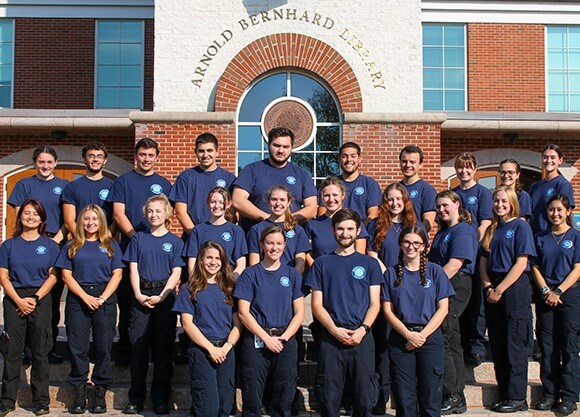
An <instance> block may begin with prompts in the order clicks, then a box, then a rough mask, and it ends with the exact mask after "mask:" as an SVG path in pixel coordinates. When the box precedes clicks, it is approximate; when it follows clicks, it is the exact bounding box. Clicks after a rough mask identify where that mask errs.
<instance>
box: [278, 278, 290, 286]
mask: <svg viewBox="0 0 580 417" xmlns="http://www.w3.org/2000/svg"><path fill="white" fill-rule="evenodd" d="M280 285H281V286H283V287H289V286H290V278H288V277H280Z"/></svg>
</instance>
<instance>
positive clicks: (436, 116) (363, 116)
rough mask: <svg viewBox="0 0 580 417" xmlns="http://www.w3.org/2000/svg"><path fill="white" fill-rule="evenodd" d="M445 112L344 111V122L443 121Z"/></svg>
mask: <svg viewBox="0 0 580 417" xmlns="http://www.w3.org/2000/svg"><path fill="white" fill-rule="evenodd" d="M445 120H447V115H446V114H445V113H344V123H345V124H354V125H360V124H392V123H434V124H438V123H443V122H444V121H445Z"/></svg>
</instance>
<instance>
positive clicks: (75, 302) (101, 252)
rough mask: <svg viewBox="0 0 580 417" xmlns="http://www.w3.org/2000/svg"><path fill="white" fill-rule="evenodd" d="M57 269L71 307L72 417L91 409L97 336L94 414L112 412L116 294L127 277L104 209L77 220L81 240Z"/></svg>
mask: <svg viewBox="0 0 580 417" xmlns="http://www.w3.org/2000/svg"><path fill="white" fill-rule="evenodd" d="M56 266H57V267H59V268H61V270H62V278H63V280H64V283H65V285H66V286H67V287H68V290H69V291H68V295H67V297H66V307H65V324H66V336H67V339H68V345H69V350H70V362H71V371H70V374H69V377H68V381H69V382H70V384H71V385H73V386H74V387H75V388H76V395H75V400H74V403H73V404H72V406H71V407H70V408H69V412H70V413H72V414H83V413H84V412H85V410H86V407H87V401H86V384H87V381H88V379H89V347H90V334H91V330H92V333H93V352H94V356H93V358H94V363H95V366H94V368H93V373H92V375H91V381H92V382H93V383H94V384H95V386H96V388H95V399H94V401H93V408H92V410H91V411H92V412H93V413H105V412H106V411H107V407H106V402H105V394H106V391H107V388H108V386H109V384H110V383H111V381H112V380H113V373H112V370H111V348H112V345H113V338H114V337H115V324H116V321H117V297H116V295H115V290H116V289H117V287H118V286H119V282H120V281H121V277H122V268H123V261H122V254H121V249H120V248H119V245H118V244H117V242H115V241H114V240H113V239H112V237H111V233H110V232H109V229H108V228H107V219H106V217H105V213H104V212H103V209H101V208H100V207H99V206H97V205H96V204H90V205H88V206H86V207H85V208H83V209H82V210H81V212H80V213H79V216H78V219H77V229H76V237H75V238H74V239H73V240H71V241H69V242H68V243H67V244H66V245H65V246H64V247H63V248H62V251H61V252H60V255H59V257H58V259H57V261H56Z"/></svg>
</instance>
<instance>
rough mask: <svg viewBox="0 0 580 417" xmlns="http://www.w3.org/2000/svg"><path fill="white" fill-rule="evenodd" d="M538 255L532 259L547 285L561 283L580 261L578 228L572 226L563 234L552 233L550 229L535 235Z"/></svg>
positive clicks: (579, 231) (579, 232)
mask: <svg viewBox="0 0 580 417" xmlns="http://www.w3.org/2000/svg"><path fill="white" fill-rule="evenodd" d="M536 249H537V252H538V256H536V258H535V259H534V264H536V265H537V266H538V267H539V268H540V271H541V272H542V275H543V276H544V279H545V280H546V283H547V284H548V285H558V284H561V283H562V282H563V281H564V279H565V278H566V276H567V275H568V274H569V273H570V271H572V269H573V268H574V264H577V263H580V230H576V229H574V228H573V227H571V228H570V229H568V231H567V232H566V233H564V234H563V235H556V236H554V235H552V232H551V231H550V230H545V231H543V232H540V233H539V234H538V235H537V236H536Z"/></svg>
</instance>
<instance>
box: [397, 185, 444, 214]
mask: <svg viewBox="0 0 580 417" xmlns="http://www.w3.org/2000/svg"><path fill="white" fill-rule="evenodd" d="M401 184H403V185H404V186H405V188H406V189H407V191H408V192H409V197H411V201H412V202H413V208H414V209H415V214H416V215H417V219H418V220H419V221H422V219H423V214H424V213H427V212H429V211H435V200H436V199H437V191H435V188H433V186H432V185H431V184H429V183H428V182H427V181H425V180H423V179H419V181H417V182H415V183H413V184H411V185H407V184H405V183H404V182H403V181H401Z"/></svg>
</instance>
